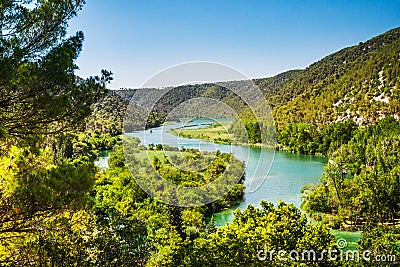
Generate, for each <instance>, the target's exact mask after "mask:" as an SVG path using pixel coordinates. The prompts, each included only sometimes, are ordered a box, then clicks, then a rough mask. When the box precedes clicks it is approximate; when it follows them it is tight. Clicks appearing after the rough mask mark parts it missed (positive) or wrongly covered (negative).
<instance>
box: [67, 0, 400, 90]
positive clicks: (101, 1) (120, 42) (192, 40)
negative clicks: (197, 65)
mask: <svg viewBox="0 0 400 267" xmlns="http://www.w3.org/2000/svg"><path fill="white" fill-rule="evenodd" d="M399 26H400V1H399V0H389V1H369V0H359V1H351V0H347V1H333V0H331V1H323V0H322V1H317V0H315V1H305V0H304V1H290V0H286V1H277V0H274V1H268V0H265V1H262V0H259V1H255V0H247V1H244V0H243V1H239V0H236V1H235V0H230V1H229V0H225V1H222V0H198V1H193V0H87V4H86V5H85V7H84V9H83V10H82V11H81V12H80V13H79V15H78V17H76V18H74V19H73V20H72V21H71V23H70V28H69V31H70V33H73V32H75V31H77V30H83V32H84V33H85V37H86V39H85V44H84V49H83V51H82V53H81V56H80V58H79V60H78V62H77V63H78V66H79V67H80V70H79V71H78V74H79V75H81V76H83V77H86V76H89V75H97V74H99V73H100V70H101V69H109V70H111V71H113V72H114V78H115V80H114V82H113V83H112V84H111V85H110V88H113V89H117V88H121V87H125V88H127V87H130V88H135V87H140V86H141V85H142V84H143V83H144V82H145V81H146V80H147V79H148V78H150V77H151V76H152V75H154V74H156V73H157V72H159V71H161V70H163V69H165V68H167V67H170V66H172V65H176V64H180V63H184V62H190V61H213V62H218V63H222V64H226V65H229V66H231V67H233V68H235V69H238V70H240V71H241V72H242V73H244V74H245V75H247V76H248V77H251V78H261V77H268V76H273V75H275V74H278V73H280V72H283V71H286V70H290V69H298V68H305V67H307V66H308V65H310V64H311V63H313V62H315V61H317V60H319V59H321V58H323V57H324V56H326V55H328V54H331V53H333V52H335V51H338V50H340V49H341V48H344V47H347V46H351V45H355V44H358V43H359V42H361V41H366V40H368V39H370V38H371V37H373V36H376V35H379V34H381V33H383V32H385V31H387V30H389V29H392V28H395V27H399Z"/></svg>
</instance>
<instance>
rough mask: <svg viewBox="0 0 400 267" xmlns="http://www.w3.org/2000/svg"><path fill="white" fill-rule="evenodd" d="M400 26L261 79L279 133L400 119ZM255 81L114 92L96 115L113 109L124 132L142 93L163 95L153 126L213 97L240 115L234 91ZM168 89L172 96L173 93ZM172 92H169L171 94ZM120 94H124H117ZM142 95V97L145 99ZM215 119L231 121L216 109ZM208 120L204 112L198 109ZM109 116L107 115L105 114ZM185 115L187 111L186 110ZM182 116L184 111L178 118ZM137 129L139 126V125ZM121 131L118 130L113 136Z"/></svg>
mask: <svg viewBox="0 0 400 267" xmlns="http://www.w3.org/2000/svg"><path fill="white" fill-rule="evenodd" d="M399 74H400V28H395V29H393V30H390V31H388V32H386V33H384V34H382V35H379V36H377V37H374V38H372V39H370V40H368V41H366V42H365V43H363V42H360V43H359V44H358V45H355V46H352V47H348V48H345V49H342V50H340V51H338V52H336V53H334V54H331V55H329V56H327V57H325V58H323V59H321V60H320V61H318V62H315V63H313V64H311V65H310V66H309V67H307V68H306V69H303V70H292V71H287V72H284V73H281V74H279V75H276V76H274V77H270V78H263V79H255V80H253V81H254V83H255V84H256V85H257V86H259V88H260V89H261V91H262V92H263V93H264V95H265V97H266V100H267V102H268V104H269V105H270V106H271V107H272V111H273V115H274V120H275V122H276V126H277V129H278V131H281V130H283V129H284V127H285V126H286V125H287V124H288V123H299V122H302V123H310V124H312V125H314V126H316V127H317V128H318V129H321V128H322V127H324V126H326V125H328V124H330V123H331V122H340V121H346V120H349V119H351V120H353V121H354V122H355V123H356V124H357V125H358V126H365V125H369V124H373V123H375V122H377V121H378V120H380V119H382V118H384V117H385V116H388V115H392V116H394V117H395V118H398V116H399V113H400V104H399V97H400V91H399V90H400V88H399V87H400V76H399ZM247 86H249V82H246V81H231V82H223V83H218V84H198V85H185V86H179V87H175V88H167V89H163V90H158V89H143V90H139V92H140V94H137V92H138V91H137V90H135V89H129V90H126V89H125V90H122V91H118V94H116V93H115V92H111V93H110V94H111V96H108V97H107V98H106V99H105V101H103V103H100V104H98V105H97V106H96V108H95V115H94V116H95V117H96V116H97V118H99V117H100V118H105V117H107V116H108V115H104V111H106V110H107V109H108V108H107V107H103V108H100V107H101V106H109V105H111V106H113V108H112V109H111V114H112V117H114V116H115V118H116V119H115V120H113V121H114V122H113V123H116V122H117V125H116V126H113V127H116V128H117V129H121V125H120V124H121V121H122V116H123V114H124V112H123V111H124V107H123V106H124V105H126V104H127V103H128V102H129V100H130V97H131V96H132V95H134V94H135V93H136V103H139V104H141V105H142V106H143V107H146V103H149V102H150V103H152V101H151V100H154V99H155V98H158V97H160V96H162V97H161V98H160V99H159V100H158V101H153V102H156V103H157V104H156V105H155V106H154V107H146V108H153V110H154V111H155V113H156V114H158V115H157V116H160V117H161V118H158V119H156V120H155V121H156V122H155V121H154V120H153V122H149V123H148V124H149V126H150V127H151V126H156V125H158V124H159V123H160V122H162V121H163V120H164V118H165V117H166V116H168V114H169V113H170V112H171V111H172V110H173V109H174V108H175V107H176V106H178V105H179V104H180V103H183V102H185V101H187V100H189V99H192V98H195V97H209V98H213V99H216V100H218V101H221V102H223V103H226V104H227V105H229V106H230V107H232V108H233V109H234V110H235V111H238V112H240V111H242V110H243V108H244V107H245V106H246V105H245V104H244V103H243V101H241V99H240V97H239V96H237V95H235V93H233V92H232V88H235V90H236V89H237V90H246V88H247ZM167 91H168V92H167ZM166 92H167V93H166ZM117 95H118V96H117ZM139 96H140V97H139ZM209 109H210V110H214V113H213V115H214V116H215V117H218V116H220V117H227V116H231V114H229V113H226V112H224V111H222V110H221V108H218V105H215V106H213V107H211V108H209ZM196 110H197V111H198V114H193V115H197V116H202V115H204V114H202V108H201V107H199V108H198V109H196ZM101 114H103V115H101ZM181 114H185V112H184V111H183V112H181ZM174 115H175V116H178V115H180V114H179V113H177V114H174ZM133 128H134V127H133ZM115 131H116V132H119V131H118V130H113V131H112V132H115Z"/></svg>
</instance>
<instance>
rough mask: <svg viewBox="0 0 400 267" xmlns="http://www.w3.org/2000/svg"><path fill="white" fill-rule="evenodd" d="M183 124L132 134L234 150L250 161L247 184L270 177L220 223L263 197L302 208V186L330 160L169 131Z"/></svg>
mask: <svg viewBox="0 0 400 267" xmlns="http://www.w3.org/2000/svg"><path fill="white" fill-rule="evenodd" d="M212 122H213V121H210V120H207V119H197V120H195V121H192V122H190V123H188V124H187V125H186V126H189V127H192V128H196V127H206V126H207V125H209V124H211V123H212ZM179 126H181V124H169V125H166V126H162V127H158V128H153V129H152V132H151V133H150V132H149V131H139V132H133V133H129V134H128V135H129V136H134V137H137V138H139V139H140V140H141V141H142V144H144V145H146V146H147V145H149V144H165V145H170V146H179V147H182V146H183V147H186V148H196V149H199V150H201V151H216V150H217V149H218V150H220V151H222V152H227V153H233V155H234V156H235V157H236V158H238V159H239V160H242V161H245V162H246V170H245V171H246V179H245V182H244V185H245V186H246V185H248V184H249V182H250V181H249V180H250V177H266V179H265V180H264V182H263V183H262V184H261V186H260V187H259V188H258V189H257V190H255V191H254V192H250V190H248V189H246V191H245V197H244V199H243V200H242V201H241V202H240V203H238V205H237V206H235V207H233V208H231V209H229V210H225V211H222V212H219V213H217V214H215V215H214V219H215V224H216V225H217V226H221V225H224V224H226V223H227V222H229V221H231V220H232V218H233V215H232V210H234V209H236V208H240V209H244V208H245V207H246V206H247V205H249V204H252V205H254V206H259V203H260V201H261V200H263V199H264V200H267V201H270V202H273V203H275V204H276V203H278V201H279V200H283V201H285V202H287V203H293V204H294V205H295V206H296V207H300V204H301V197H300V190H301V188H302V187H303V186H304V185H306V184H310V183H318V181H319V180H318V179H319V177H320V176H321V174H322V172H323V168H324V166H325V165H326V163H327V159H326V158H324V157H318V156H310V155H301V154H293V153H287V152H280V151H274V150H271V149H267V148H254V147H247V146H240V145H232V146H231V145H222V144H213V143H209V142H205V141H203V140H199V139H188V138H181V137H177V136H174V135H172V134H170V133H168V130H169V129H172V128H177V127H179ZM260 155H262V158H261V164H260V166H261V167H259V168H257V164H258V159H259V157H260ZM264 157H265V158H269V159H272V158H273V161H272V166H269V165H270V164H266V166H264V167H263V164H262V163H263V162H262V160H263V158H264ZM104 159H105V158H100V161H101V162H102V163H104Z"/></svg>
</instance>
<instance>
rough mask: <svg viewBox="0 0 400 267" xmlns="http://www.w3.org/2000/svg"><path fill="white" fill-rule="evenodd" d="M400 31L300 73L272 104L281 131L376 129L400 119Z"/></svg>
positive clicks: (379, 37) (323, 60) (333, 56)
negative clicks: (294, 127) (347, 123)
mask: <svg viewBox="0 0 400 267" xmlns="http://www.w3.org/2000/svg"><path fill="white" fill-rule="evenodd" d="M399 74H400V28H396V29H393V30H390V31H388V32H386V33H384V34H382V35H379V36H377V37H374V38H372V39H371V40H368V41H367V42H365V43H359V44H358V45H356V46H352V47H348V48H345V49H342V50H340V51H339V52H336V53H334V54H332V55H329V56H327V57H325V58H324V59H322V60H320V61H318V62H316V63H314V64H312V65H310V66H309V67H308V68H306V69H305V70H302V71H299V72H297V73H296V74H294V75H293V76H292V77H291V78H289V79H288V80H287V82H286V83H285V84H283V85H282V87H281V88H280V90H279V92H278V93H277V94H276V95H274V96H272V97H270V98H269V99H268V101H269V102H270V103H271V104H272V105H273V106H274V109H273V112H274V117H275V121H276V123H277V126H278V129H282V127H283V126H284V125H285V124H286V123H288V122H308V123H312V124H315V125H317V126H318V127H320V126H323V125H327V124H329V123H330V122H334V121H336V122H337V121H343V120H346V119H352V120H354V121H355V122H356V123H357V124H358V125H368V124H372V123H374V122H376V121H378V120H379V119H381V118H383V117H384V116H387V115H395V116H396V117H397V116H398V115H399V111H400V110H399V101H398V100H399V84H400V77H399Z"/></svg>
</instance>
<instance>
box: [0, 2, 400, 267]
mask: <svg viewBox="0 0 400 267" xmlns="http://www.w3.org/2000/svg"><path fill="white" fill-rule="evenodd" d="M29 3H31V1H13V0H0V104H1V105H0V266H382V265H379V263H375V262H368V261H360V262H337V261H334V260H328V259H323V260H321V261H319V260H318V259H315V258H314V259H313V260H307V261H306V260H303V259H301V258H300V257H297V258H296V259H295V260H293V261H282V260H279V259H277V258H273V259H267V260H264V261H263V260H260V258H259V256H260V251H261V252H262V251H279V250H285V251H292V250H298V251H304V250H311V249H313V250H315V251H323V250H329V249H338V247H337V246H336V241H335V237H334V235H333V234H332V231H331V229H332V228H342V229H343V228H345V229H361V230H363V234H362V237H361V240H360V242H359V248H360V249H363V250H367V249H368V250H371V251H373V252H374V253H386V254H393V255H397V256H398V257H400V252H399V250H398V248H399V245H400V243H399V237H400V233H399V228H398V225H399V224H398V222H399V216H400V214H399V212H400V210H399V209H400V207H399V203H400V201H399V191H400V169H399V166H398V165H399V164H398V163H399V155H400V154H399V143H400V139H399V138H400V123H399V122H398V118H399V110H398V105H399V101H398V93H399V83H400V76H399V64H400V51H399V50H400V28H396V29H393V30H391V31H388V32H386V33H384V34H382V35H380V36H377V37H375V38H373V39H371V40H369V41H366V42H365V43H360V44H359V45H356V46H353V47H349V48H345V49H343V50H341V51H339V52H337V53H335V54H332V55H330V56H328V57H326V58H324V59H322V60H321V61H319V62H316V63H314V64H312V65H310V66H309V67H308V68H306V69H304V70H295V71H289V72H286V73H283V74H280V75H277V76H275V77H271V78H265V79H256V80H254V81H253V82H254V83H255V84H256V85H258V86H259V87H260V88H261V90H262V91H263V93H264V95H265V97H266V101H267V103H268V104H269V105H270V106H271V107H272V113H273V115H274V118H275V123H276V128H277V135H276V138H277V141H278V146H277V149H282V150H287V151H291V152H297V153H306V154H321V155H324V156H327V157H329V159H330V161H329V164H328V165H327V167H326V170H325V172H324V175H323V177H321V183H320V184H318V185H309V186H307V187H306V188H304V189H303V195H304V197H305V199H304V202H303V205H302V209H303V211H305V212H306V213H307V215H308V216H310V217H311V218H312V219H313V222H310V221H309V219H308V217H307V215H306V214H304V213H303V211H302V210H300V209H298V208H296V207H294V205H292V204H286V203H283V202H280V203H278V204H277V205H276V206H274V205H273V204H272V203H267V202H265V201H263V202H261V203H260V207H259V208H256V207H254V206H251V205H250V206H248V207H247V208H246V209H244V210H236V211H235V212H234V218H233V221H232V222H231V223H227V224H226V225H224V226H221V227H218V228H216V227H215V223H214V219H213V214H214V213H215V212H217V211H220V210H224V209H226V208H230V207H232V206H234V205H235V203H237V201H239V200H241V199H242V198H243V197H244V190H245V187H244V185H243V170H244V166H243V163H242V162H240V161H239V160H237V159H235V158H234V157H233V156H232V155H231V154H226V153H220V152H215V153H211V152H210V153H201V152H200V151H198V150H194V149H186V150H183V151H182V150H179V149H178V148H173V147H166V146H165V147H162V146H160V145H158V146H154V145H150V146H148V147H144V146H142V145H140V142H139V140H137V139H131V140H129V141H128V142H130V146H129V148H130V151H129V152H130V155H132V158H129V162H128V161H127V160H126V159H125V154H124V150H123V145H122V143H123V140H122V137H121V134H122V133H123V132H124V130H125V131H132V130H135V129H143V126H144V127H145V128H146V129H147V128H152V127H156V126H159V125H161V124H162V123H163V122H165V120H166V117H167V115H168V113H169V112H170V111H171V110H173V108H174V107H176V106H177V105H179V104H180V103H183V102H185V101H187V100H189V99H191V98H194V97H200V96H203V97H204V96H207V97H210V98H213V99H216V100H218V101H221V102H223V103H225V104H227V105H229V106H231V107H232V108H233V110H234V111H235V112H236V113H237V114H240V116H239V117H241V118H242V119H243V120H244V125H245V127H246V130H247V132H248V133H249V136H250V140H249V141H250V142H251V143H258V142H260V141H262V140H260V134H259V133H260V131H262V130H263V127H265V126H266V125H265V124H264V125H263V124H262V123H260V122H257V121H255V120H254V119H255V118H254V116H252V114H251V111H250V110H249V109H248V107H247V106H246V104H245V103H244V102H243V101H242V100H241V99H240V97H239V96H238V95H237V94H235V93H233V92H232V91H231V90H228V89H227V88H242V89H243V88H244V89H246V88H247V87H246V86H248V82H247V81H232V82H226V83H219V84H205V85H204V84H203V85H187V86H182V87H177V88H172V90H170V91H169V92H168V93H167V94H164V95H163V97H162V98H161V99H160V100H159V101H158V102H157V104H156V105H155V106H154V107H151V108H152V110H151V112H150V114H151V115H150V116H146V117H144V120H143V116H144V114H148V109H147V108H148V107H146V102H147V101H148V100H146V97H143V98H141V102H140V103H138V102H136V104H137V105H136V106H134V107H133V109H132V110H130V112H128V114H127V112H126V110H127V106H128V104H129V103H130V101H131V100H132V98H134V97H135V94H136V93H137V92H138V91H140V90H139V89H124V90H119V91H111V90H108V89H107V85H108V84H109V82H110V81H111V80H112V79H113V73H112V72H111V71H109V70H102V71H101V72H100V74H99V76H93V77H87V78H82V77H78V76H77V75H76V70H77V66H76V60H77V58H78V57H79V53H80V52H81V50H82V45H83V42H84V34H83V33H82V32H77V33H76V34H74V35H72V36H67V34H66V32H67V27H68V23H69V21H70V20H71V19H72V18H73V17H74V16H76V15H77V13H78V12H79V11H80V10H81V9H82V8H84V4H85V1H82V0H49V1H33V3H34V5H27V4H29ZM99 60H100V59H99ZM160 91H162V90H157V89H147V91H146V94H148V99H152V98H153V97H154V96H157V95H159V94H162V92H160ZM140 93H141V92H139V94H140ZM182 112H184V111H182ZM222 112H223V111H222V110H220V109H217V108H216V109H215V116H216V117H229V116H231V114H227V113H222ZM195 115H196V114H195ZM197 115H200V116H201V115H202V114H197ZM125 116H129V118H128V121H129V122H130V123H128V124H124V119H125ZM178 117H179V113H178V114H176V117H174V118H172V119H178ZM234 129H235V126H233V130H234ZM237 138H238V139H240V136H238V137H237ZM124 142H126V140H124ZM103 150H112V152H111V156H110V159H109V168H108V169H107V170H101V169H99V168H98V167H96V166H95V164H94V160H95V159H96V157H97V156H98V153H99V152H100V151H103ZM178 150H179V151H180V152H182V153H179V154H180V155H184V156H183V157H179V156H178V155H175V154H174V153H175V152H177V151H178ZM163 153H170V154H171V155H172V156H171V157H170V158H168V157H166V156H165V155H164V154H163ZM144 155H145V156H144ZM148 158H150V159H151V161H150V162H149V160H148ZM172 160H173V161H175V162H178V163H179V164H181V165H183V166H185V169H187V170H188V171H181V170H179V169H178V168H176V167H175V165H174V164H172V162H171V161H172ZM194 162H195V163H194ZM129 164H133V165H134V169H135V171H134V172H132V168H130V167H132V166H129ZM203 165H204V166H207V167H206V168H205V169H203V170H202V171H199V172H197V175H193V174H192V173H191V172H190V170H192V169H195V168H197V167H199V166H200V167H201V166H203ZM227 169H228V170H229V171H228V172H227V173H228V174H229V175H232V176H237V174H241V175H242V176H241V177H242V179H239V181H238V182H237V184H236V185H235V186H234V187H233V188H231V190H230V191H229V192H228V194H226V195H225V196H224V197H222V198H220V199H218V200H217V201H215V202H213V203H210V204H207V205H203V206H197V207H180V206H174V205H168V204H165V203H162V202H160V201H157V200H156V199H155V198H153V197H151V196H149V195H148V194H147V193H146V192H144V191H143V189H142V188H141V187H140V186H139V185H138V184H137V181H138V180H137V179H155V178H154V177H155V175H157V173H158V174H162V175H163V176H164V177H167V178H168V180H169V181H170V182H172V183H175V184H176V185H180V186H187V187H198V186H201V185H203V184H205V183H207V182H210V181H214V180H216V179H218V178H219V177H220V176H221V175H223V173H226V170H227ZM165 194H167V195H169V196H174V192H173V191H168V188H167V189H166V190H165ZM188 197H191V196H188ZM182 201H184V200H182ZM182 203H183V202H182ZM261 256H262V255H261ZM385 266H390V265H385ZM392 266H396V265H395V263H393V265H392Z"/></svg>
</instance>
